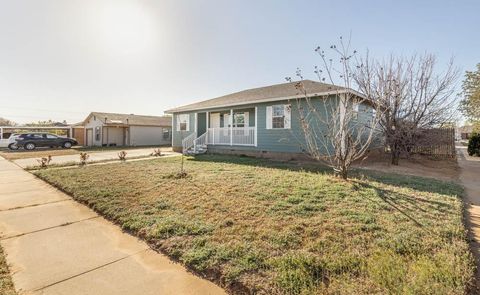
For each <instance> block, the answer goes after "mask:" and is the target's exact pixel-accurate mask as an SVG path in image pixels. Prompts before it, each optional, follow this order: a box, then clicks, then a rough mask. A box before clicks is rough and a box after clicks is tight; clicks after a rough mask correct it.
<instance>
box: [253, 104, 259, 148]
mask: <svg viewBox="0 0 480 295" xmlns="http://www.w3.org/2000/svg"><path fill="white" fill-rule="evenodd" d="M257 126H258V107H255V129H254V130H253V132H254V133H253V136H254V145H255V146H257V143H258V141H257V136H258V135H257V130H258V127H257Z"/></svg>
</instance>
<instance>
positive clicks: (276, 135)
mask: <svg viewBox="0 0 480 295" xmlns="http://www.w3.org/2000/svg"><path fill="white" fill-rule="evenodd" d="M303 84H304V87H305V90H306V92H307V96H308V97H310V100H311V102H312V103H314V104H322V105H323V103H331V102H334V101H337V100H336V99H335V98H336V96H337V95H340V94H342V93H346V92H347V91H348V90H347V89H345V88H343V87H338V86H334V85H329V84H324V83H319V82H314V81H310V80H305V81H303ZM352 92H353V91H352ZM302 97H304V95H303V94H300V93H299V91H298V90H297V89H296V87H295V83H294V82H291V83H284V84H278V85H272V86H267V87H261V88H255V89H249V90H244V91H240V92H237V93H233V94H229V95H225V96H221V97H218V98H214V99H210V100H205V101H201V102H198V103H193V104H189V105H186V106H182V107H178V108H174V109H170V110H168V111H166V113H169V114H172V115H173V123H172V126H173V132H172V133H173V138H172V147H173V149H174V150H175V151H183V152H190V151H193V152H198V151H200V152H204V151H205V150H206V149H208V151H209V152H214V153H235V154H245V155H253V156H259V155H262V156H272V157H287V158H291V157H294V156H295V155H298V156H299V155H301V154H303V155H304V150H303V148H302V146H303V144H302V141H304V135H303V130H302V128H301V125H300V121H299V112H298V109H297V103H296V102H297V99H301V98H302ZM319 106H320V105H319ZM319 109H320V108H319ZM324 109H325V108H324ZM355 110H356V111H357V112H358V113H359V115H358V117H357V118H358V120H359V121H361V120H370V119H371V118H372V116H373V113H374V111H373V108H372V107H371V106H370V105H369V104H366V103H362V104H361V105H358V104H357V105H356V106H355ZM323 128H325V126H323ZM194 145H195V147H197V146H201V148H200V149H199V150H198V149H197V150H195V149H193V146H194Z"/></svg>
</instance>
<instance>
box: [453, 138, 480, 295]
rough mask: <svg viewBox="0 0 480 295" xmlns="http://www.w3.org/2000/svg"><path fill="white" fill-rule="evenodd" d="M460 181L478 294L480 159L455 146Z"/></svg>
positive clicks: (479, 288)
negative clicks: (463, 191)
mask: <svg viewBox="0 0 480 295" xmlns="http://www.w3.org/2000/svg"><path fill="white" fill-rule="evenodd" d="M457 154H458V165H459V166H460V169H461V171H460V181H461V182H462V185H463V186H464V187H465V192H466V196H465V209H466V214H465V215H466V216H465V219H466V224H467V227H468V230H469V238H470V248H471V250H472V253H473V256H474V257H475V261H476V264H477V272H476V275H475V277H476V293H475V294H480V158H477V157H470V156H469V155H468V154H467V148H466V147H464V146H457Z"/></svg>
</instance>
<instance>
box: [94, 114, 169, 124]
mask: <svg viewBox="0 0 480 295" xmlns="http://www.w3.org/2000/svg"><path fill="white" fill-rule="evenodd" d="M90 116H96V117H97V119H99V120H102V121H104V122H105V120H106V124H124V125H142V126H163V127H171V126H172V117H170V116H142V115H134V114H117V113H103V112H92V113H90V115H89V116H88V117H90Z"/></svg>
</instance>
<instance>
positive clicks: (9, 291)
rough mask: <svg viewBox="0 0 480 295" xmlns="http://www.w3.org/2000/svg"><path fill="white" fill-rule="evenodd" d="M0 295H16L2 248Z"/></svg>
mask: <svg viewBox="0 0 480 295" xmlns="http://www.w3.org/2000/svg"><path fill="white" fill-rule="evenodd" d="M0 294H2V295H15V294H17V293H16V292H15V288H14V287H13V282H12V278H11V276H10V272H9V270H8V265H7V261H6V260H5V254H4V253H3V249H2V247H1V246H0Z"/></svg>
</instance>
